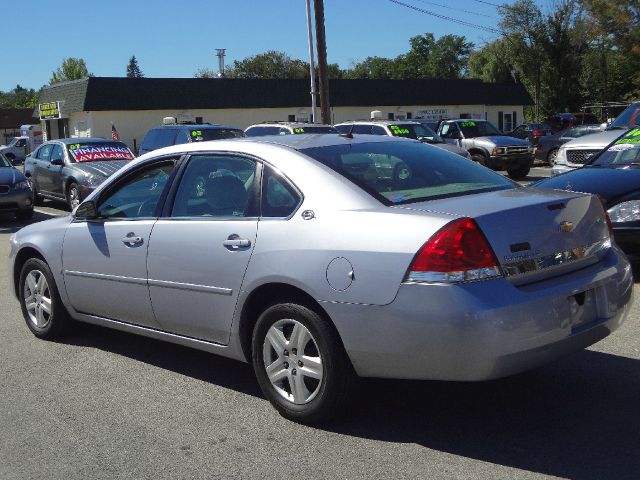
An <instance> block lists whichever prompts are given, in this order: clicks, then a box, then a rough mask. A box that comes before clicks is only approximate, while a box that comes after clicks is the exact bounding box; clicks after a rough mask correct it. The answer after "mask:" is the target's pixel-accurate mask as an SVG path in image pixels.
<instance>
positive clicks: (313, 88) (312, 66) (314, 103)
mask: <svg viewBox="0 0 640 480" xmlns="http://www.w3.org/2000/svg"><path fill="white" fill-rule="evenodd" d="M307 32H309V74H310V75H311V121H312V122H313V123H316V120H317V118H316V108H317V104H318V103H317V96H318V92H317V91H316V63H315V60H314V59H313V30H312V29H311V0H307Z"/></svg>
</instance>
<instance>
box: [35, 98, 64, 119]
mask: <svg viewBox="0 0 640 480" xmlns="http://www.w3.org/2000/svg"><path fill="white" fill-rule="evenodd" d="M38 108H39V109H40V120H52V119H55V118H61V117H62V115H61V114H60V102H47V103H41V104H39V105H38Z"/></svg>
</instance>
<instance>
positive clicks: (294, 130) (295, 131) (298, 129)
mask: <svg viewBox="0 0 640 480" xmlns="http://www.w3.org/2000/svg"><path fill="white" fill-rule="evenodd" d="M293 133H304V128H294V129H293Z"/></svg>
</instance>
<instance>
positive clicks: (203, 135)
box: [138, 123, 246, 155]
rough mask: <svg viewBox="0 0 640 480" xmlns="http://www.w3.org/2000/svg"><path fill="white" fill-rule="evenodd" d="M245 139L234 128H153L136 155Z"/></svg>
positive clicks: (200, 126)
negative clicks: (200, 143) (202, 143)
mask: <svg viewBox="0 0 640 480" xmlns="http://www.w3.org/2000/svg"><path fill="white" fill-rule="evenodd" d="M238 137H246V135H245V134H244V132H243V131H242V130H240V129H239V128H236V127H230V126H228V125H217V124H209V123H206V124H191V123H190V124H171V125H161V126H159V127H154V128H152V129H151V130H149V131H148V132H147V134H146V135H145V136H144V139H143V140H142V143H141V144H140V148H139V150H138V153H139V154H140V155H143V154H145V153H147V152H151V151H153V150H157V149H158V148H162V147H169V146H171V145H179V144H182V143H191V142H204V141H207V140H220V139H223V138H238Z"/></svg>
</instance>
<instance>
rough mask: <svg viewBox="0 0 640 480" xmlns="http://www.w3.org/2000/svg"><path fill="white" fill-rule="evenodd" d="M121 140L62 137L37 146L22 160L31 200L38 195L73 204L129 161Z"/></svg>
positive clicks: (128, 154) (126, 149)
mask: <svg viewBox="0 0 640 480" xmlns="http://www.w3.org/2000/svg"><path fill="white" fill-rule="evenodd" d="M134 158H135V155H134V154H133V152H132V151H131V150H130V149H129V147H127V146H126V145H125V144H124V143H122V142H115V141H113V140H108V139H106V138H63V139H59V140H51V141H49V142H45V143H43V144H42V145H40V146H39V147H38V148H37V150H35V151H34V152H33V153H32V154H31V155H29V156H28V157H27V158H26V159H25V161H24V174H25V176H26V177H27V179H28V180H29V182H31V185H32V188H33V194H34V202H37V201H38V200H39V198H40V197H44V198H51V199H55V200H64V201H66V202H67V204H68V205H69V207H71V208H72V209H73V208H75V207H77V206H78V205H79V204H80V202H82V200H83V199H84V198H85V197H86V196H87V195H89V193H91V192H92V191H93V190H94V189H95V188H96V187H97V186H98V185H100V184H101V183H102V182H104V181H105V179H107V178H108V177H109V176H110V175H112V174H113V173H115V172H116V171H118V170H119V169H120V168H122V167H123V166H125V165H126V164H127V162H129V161H130V160H133V159H134Z"/></svg>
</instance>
